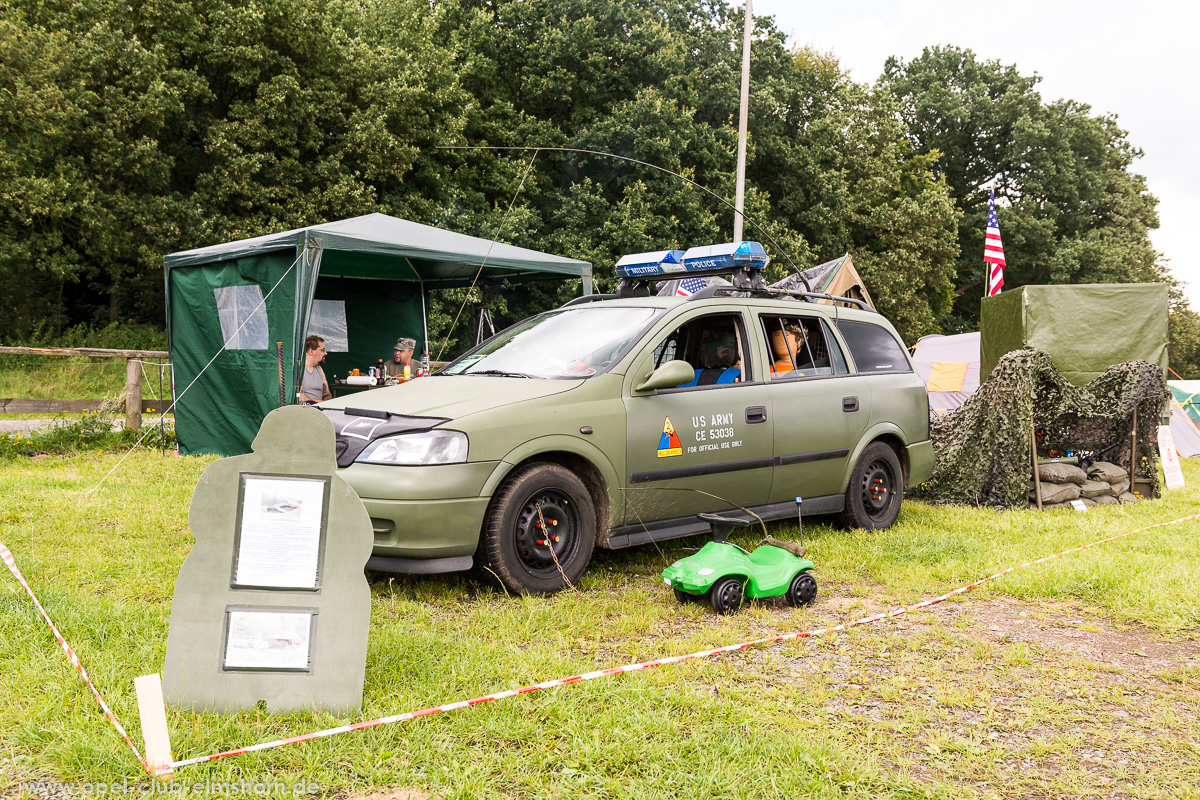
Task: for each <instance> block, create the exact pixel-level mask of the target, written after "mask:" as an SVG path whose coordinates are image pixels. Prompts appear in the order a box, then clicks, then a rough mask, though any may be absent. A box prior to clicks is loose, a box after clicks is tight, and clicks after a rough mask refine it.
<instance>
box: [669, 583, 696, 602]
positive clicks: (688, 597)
mask: <svg viewBox="0 0 1200 800" xmlns="http://www.w3.org/2000/svg"><path fill="white" fill-rule="evenodd" d="M671 591H673V592H674V593H675V599H676V600H678V601H679V602H681V603H699V602H700V599H701V596H700V595H698V594H688V593H687V592H685V591H683V590H682V589H676V588H675V587H674V586H672V587H671Z"/></svg>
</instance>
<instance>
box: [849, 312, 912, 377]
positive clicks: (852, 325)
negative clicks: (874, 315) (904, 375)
mask: <svg viewBox="0 0 1200 800" xmlns="http://www.w3.org/2000/svg"><path fill="white" fill-rule="evenodd" d="M837 328H838V330H839V331H841V334H842V337H843V338H845V340H846V345H847V346H848V347H849V348H850V355H852V356H854V365H855V367H857V368H858V372H859V374H860V375H871V374H873V373H879V372H912V367H911V366H909V363H908V356H907V355H906V354H905V352H904V347H903V346H902V345H901V344H900V343H899V342H898V341H896V337H894V336H892V334H891V332H890V331H888V330H887V329H886V328H881V327H879V326H878V325H872V324H871V323H869V322H852V321H850V320H844V319H840V320H838V321H837Z"/></svg>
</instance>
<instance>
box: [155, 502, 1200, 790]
mask: <svg viewBox="0 0 1200 800" xmlns="http://www.w3.org/2000/svg"><path fill="white" fill-rule="evenodd" d="M1194 519H1200V514H1193V515H1192V516H1190V517H1181V518H1180V519H1175V520H1171V521H1170V522H1160V523H1157V524H1155V525H1147V526H1146V527H1144V528H1138V529H1137V530H1133V531H1129V532H1128V533H1122V534H1118V535H1116V536H1110V537H1108V538H1107V539H1100V540H1098V541H1095V542H1091V543H1090V544H1085V545H1080V546H1079V547H1072V548H1071V549H1070V550H1063V551H1062V552H1061V553H1055V554H1054V555H1052V556H1046V557H1045V558H1039V559H1037V560H1036V561H1027V562H1025V563H1024V564H1018V565H1017V566H1015V567H1009V568H1008V569H1006V570H1004V571H1002V572H997V573H996V574H995V575H989V576H988V577H986V578H982V579H980V580H977V581H975V582H974V583H970V584H967V585H966V586H963V587H961V588H958V589H955V590H954V591H952V592H947V593H946V594H944V595H942V596H940V597H935V598H933V599H931V600H922V601H921V602H919V603H914V604H913V605H911V606H906V607H903V608H896V609H893V610H891V611H885V612H882V613H879V614H875V615H873V616H870V617H863V618H862V619H859V620H855V621H854V622H847V623H844V624H842V625H835V626H833V627H831V628H816V629H814V630H810V631H803V632H796V633H785V634H782V635H780V636H768V637H766V638H763V639H754V640H752V641H748V642H741V643H740V644H730V645H726V646H724V647H718V648H715V649H713V650H700V651H698V652H695V653H688V654H687V655H685V656H670V657H668V658H657V659H654V660H653V661H642V662H639V663H637V664H626V665H625V666H623V667H611V668H609V669H601V670H596V671H595V672H585V673H583V674H581V675H572V676H571V677H569V678H559V679H557V680H552V681H545V682H544V683H535V684H532V685H530V686H522V687H521V688H520V689H508V690H507V691H503V692H496V693H495V694H488V695H484V696H482V697H476V698H473V699H471V700H460V701H458V702H457V703H447V704H446V705H443V706H434V707H432V708H423V709H421V710H420V711H409V712H408V713H406V714H397V715H395V716H391V717H380V718H379V719H373V720H369V721H367V722H356V723H354V724H352V725H342V726H339V727H337V728H326V729H325V730H323V731H316V732H314V733H306V734H303V735H301V736H292V737H289V738H287V739H278V740H276V741H273V742H263V743H262V744H255V745H251V746H249V747H239V748H238V749H236V750H226V751H225V752H223V753H215V754H213V755H210V756H199V757H197V758H188V759H184V760H182V761H176V762H174V763H173V764H171V768H174V769H177V768H179V767H187V766H190V765H192V764H201V763H204V762H206V761H215V760H216V759H218V758H225V757H226V756H236V755H241V754H242V753H253V752H255V751H258V750H268V749H270V748H273V747H280V746H282V745H285V744H295V743H297V742H306V741H309V740H310V739H323V738H325V737H327V736H334V735H336V734H339V733H349V732H350V731H358V730H363V729H364V728H374V727H377V726H379V725H388V724H391V723H393V722H404V721H406V720H410V719H415V718H416V717H427V716H429V715H430V714H438V713H441V712H443V711H457V710H458V709H460V708H469V707H470V706H477V705H481V704H483V703H490V702H491V701H493V700H503V699H504V698H506V697H516V696H517V695H522V694H530V693H532V692H537V691H541V690H542V689H553V688H554V687H556V686H565V685H567V684H569V683H581V682H583V681H590V680H594V679H595V678H607V677H608V676H609V675H619V674H621V673H623V672H636V671H638V670H642V669H649V668H650V667H657V666H661V665H663V664H676V663H678V662H680V661H690V660H691V659H694V658H706V657H708V656H716V655H720V654H722V653H732V652H733V651H735V650H742V649H745V648H747V647H754V646H756V645H760V644H770V643H772V642H784V641H787V640H789V639H803V638H805V637H808V636H823V635H825V634H827V633H834V632H836V631H844V630H846V629H847V628H853V627H855V626H856V625H866V624H867V623H869V622H877V621H879V620H881V619H889V618H891V617H898V616H900V615H901V614H907V613H908V612H909V611H915V610H917V609H919V608H925V607H927V606H931V605H933V604H935V603H940V602H942V601H943V600H949V599H950V598H951V597H956V596H957V595H960V594H964V593H966V592H969V591H971V590H972V589H974V588H976V587H977V586H980V585H982V584H985V583H987V582H988V581H993V580H996V579H997V578H1000V577H1003V576H1005V575H1007V574H1008V573H1010V572H1013V571H1015V570H1018V569H1022V568H1024V567H1031V566H1034V565H1035V564H1042V563H1044V562H1046V561H1050V560H1051V559H1054V558H1058V557H1059V556H1065V555H1068V554H1070V553H1077V552H1079V551H1080V550H1086V549H1087V548H1089V547H1094V546H1096V545H1098V544H1104V543H1105V542H1111V541H1115V540H1117V539H1123V538H1125V537H1126V536H1132V535H1133V534H1135V533H1141V532H1143V531H1148V530H1151V529H1153V528H1163V527H1166V526H1167V525H1176V524H1178V523H1180V522H1187V521H1189V520H1194Z"/></svg>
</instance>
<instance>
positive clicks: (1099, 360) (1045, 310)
mask: <svg viewBox="0 0 1200 800" xmlns="http://www.w3.org/2000/svg"><path fill="white" fill-rule="evenodd" d="M1167 301H1168V296H1167V285H1166V284H1165V283H1089V284H1060V285H1053V286H1036V285H1035V286H1021V287H1018V288H1016V289H1012V290H1009V291H1005V292H1001V293H1000V294H997V295H994V296H992V297H985V298H984V299H983V302H982V303H981V304H980V307H979V312H980V313H979V330H980V332H981V334H982V336H981V340H980V364H979V375H980V377H981V378H983V379H984V380H987V376H988V375H991V373H992V370H993V369H994V368H995V367H996V364H997V363H998V362H999V361H1000V359H1001V357H1003V356H1004V355H1005V354H1006V353H1010V352H1012V351H1013V350H1024V349H1026V348H1033V349H1037V350H1044V351H1045V352H1047V353H1049V354H1050V358H1051V359H1052V360H1053V361H1054V367H1055V368H1056V369H1057V370H1058V371H1059V372H1060V373H1061V374H1062V376H1063V377H1064V378H1066V379H1067V380H1069V381H1070V382H1071V383H1073V384H1075V385H1076V386H1083V385H1085V384H1086V383H1088V382H1089V381H1092V380H1095V379H1096V378H1097V377H1099V376H1100V374H1101V373H1103V372H1104V371H1105V370H1106V369H1108V368H1109V367H1111V366H1112V365H1113V364H1120V363H1123V362H1125V361H1134V360H1142V361H1148V362H1150V363H1151V364H1157V365H1158V366H1160V367H1162V368H1163V372H1164V374H1165V373H1166V369H1167V306H1168V302H1167Z"/></svg>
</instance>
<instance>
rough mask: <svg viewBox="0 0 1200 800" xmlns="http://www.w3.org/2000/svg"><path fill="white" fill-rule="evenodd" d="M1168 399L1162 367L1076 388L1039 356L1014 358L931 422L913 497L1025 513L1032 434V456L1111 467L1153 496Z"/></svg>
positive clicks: (1109, 375) (1119, 372)
mask: <svg viewBox="0 0 1200 800" xmlns="http://www.w3.org/2000/svg"><path fill="white" fill-rule="evenodd" d="M1169 398H1170V395H1169V394H1168V393H1167V383H1166V380H1165V378H1164V377H1163V371H1162V367H1158V366H1155V365H1154V364H1150V363H1148V362H1146V361H1127V362H1125V363H1124V364H1117V365H1115V366H1112V367H1109V368H1108V370H1106V371H1105V372H1104V374H1102V375H1101V376H1100V377H1098V378H1096V379H1095V380H1094V381H1092V382H1091V383H1089V384H1088V385H1087V386H1083V387H1079V386H1075V385H1074V384H1072V383H1070V382H1069V381H1067V380H1066V379H1065V378H1063V377H1062V376H1061V375H1060V374H1059V373H1058V371H1057V370H1056V369H1055V368H1054V364H1053V363H1052V362H1051V360H1050V356H1049V355H1047V354H1046V353H1044V352H1042V351H1040V350H1015V351H1013V352H1011V353H1009V354H1007V355H1005V356H1004V357H1003V358H1001V359H1000V362H999V363H998V364H997V365H996V368H995V369H994V370H993V371H992V374H991V376H989V377H988V379H987V381H986V382H985V383H984V384H983V385H982V386H980V387H979V391H977V392H976V393H975V394H973V395H972V396H971V397H970V398H968V399H967V402H966V403H964V404H963V405H962V406H960V407H959V408H956V409H955V410H954V411H952V412H950V413H949V414H944V415H942V416H940V417H935V418H934V419H933V420H931V424H930V436H931V438H932V439H933V449H934V454H935V458H936V463H935V465H934V469H933V474H932V475H931V476H930V477H929V480H927V481H926V482H925V483H923V484H921V485H920V486H919V487H917V490H916V491H915V492H914V494H915V495H916V496H918V497H924V498H927V499H930V500H934V501H943V502H955V503H971V504H974V505H980V506H998V507H1006V508H1013V507H1024V506H1026V505H1028V503H1029V500H1028V493H1029V481H1030V479H1031V477H1032V461H1031V456H1030V432H1031V431H1034V432H1036V436H1037V442H1038V456H1039V457H1041V458H1047V457H1054V456H1065V455H1066V454H1067V453H1068V452H1071V453H1072V454H1073V455H1076V456H1079V457H1081V459H1082V460H1083V461H1084V462H1085V463H1084V467H1085V468H1086V466H1087V463H1090V462H1091V461H1109V462H1112V463H1114V464H1119V465H1120V466H1122V467H1124V468H1125V469H1127V470H1129V473H1130V475H1131V476H1135V477H1137V478H1147V479H1149V480H1150V481H1152V482H1153V483H1152V485H1153V487H1154V489H1153V490H1154V493H1155V494H1157V492H1158V473H1157V471H1156V466H1157V458H1158V456H1157V450H1156V448H1155V440H1156V436H1157V431H1158V424H1159V419H1160V417H1161V415H1162V413H1163V411H1164V409H1166V407H1167V405H1166V404H1167V402H1168V400H1169ZM1135 408H1136V409H1137V439H1138V456H1139V457H1138V463H1137V465H1136V469H1134V468H1130V460H1131V459H1130V455H1131V453H1130V446H1129V444H1130V441H1131V433H1132V428H1133V422H1134V414H1133V411H1134V409H1135Z"/></svg>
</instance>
